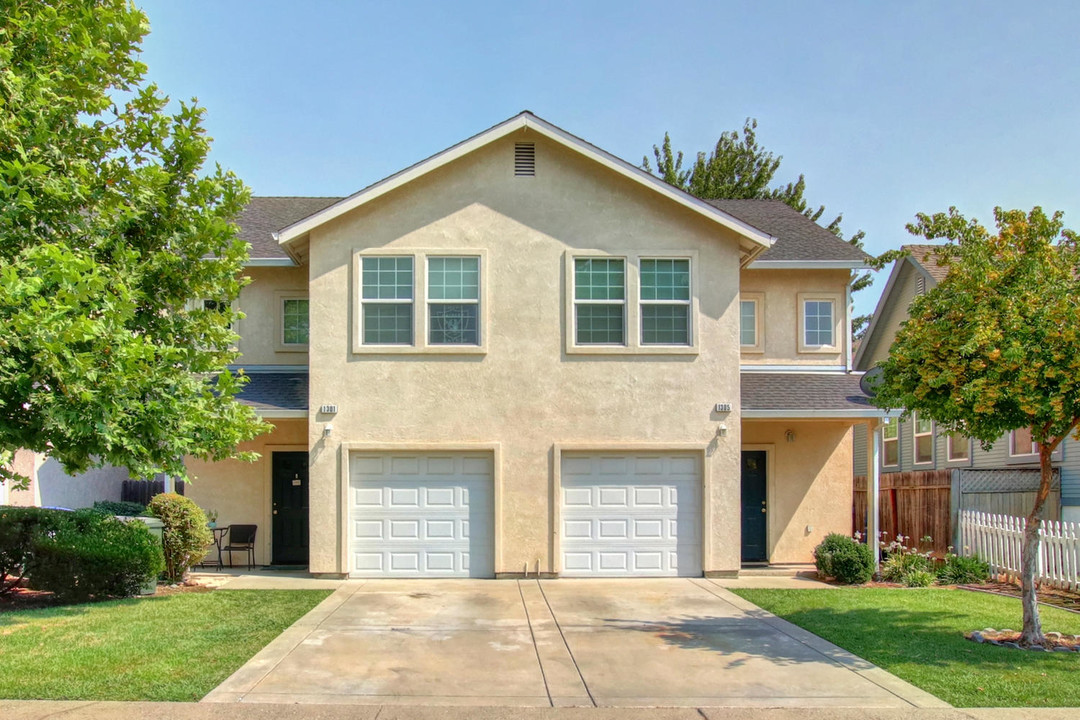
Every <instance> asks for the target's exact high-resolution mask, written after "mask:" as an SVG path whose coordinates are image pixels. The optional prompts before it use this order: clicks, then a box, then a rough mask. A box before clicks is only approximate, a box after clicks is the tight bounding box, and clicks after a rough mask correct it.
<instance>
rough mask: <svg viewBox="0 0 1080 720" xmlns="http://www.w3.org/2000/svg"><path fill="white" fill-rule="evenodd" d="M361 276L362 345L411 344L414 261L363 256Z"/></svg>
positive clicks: (406, 258) (390, 257) (400, 257)
mask: <svg viewBox="0 0 1080 720" xmlns="http://www.w3.org/2000/svg"><path fill="white" fill-rule="evenodd" d="M362 276H363V277H362V278H361V283H362V284H361V297H362V299H363V307H362V309H361V322H362V324H363V332H362V336H363V337H362V342H363V343H364V344H365V345H412V344H413V306H412V300H413V280H414V277H413V258H412V257H411V256H387V257H382V256H380V257H365V258H364V259H363V263H362ZM403 301H404V302H403Z"/></svg>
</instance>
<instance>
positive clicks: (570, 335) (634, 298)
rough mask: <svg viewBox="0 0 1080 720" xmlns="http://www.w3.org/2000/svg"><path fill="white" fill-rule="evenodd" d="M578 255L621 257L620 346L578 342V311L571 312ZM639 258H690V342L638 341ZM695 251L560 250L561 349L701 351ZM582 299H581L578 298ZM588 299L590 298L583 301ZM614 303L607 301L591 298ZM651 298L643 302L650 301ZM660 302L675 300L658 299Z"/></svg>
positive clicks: (646, 352) (643, 352)
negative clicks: (623, 305) (622, 329)
mask: <svg viewBox="0 0 1080 720" xmlns="http://www.w3.org/2000/svg"><path fill="white" fill-rule="evenodd" d="M579 258H610V259H613V260H614V259H622V260H623V261H624V263H625V265H624V267H625V268H626V292H625V293H624V295H625V297H626V300H625V302H626V313H625V316H624V322H625V323H626V326H625V333H624V335H623V338H624V340H625V344H623V345H578V344H577V314H576V313H575V312H574V304H575V300H574V260H576V259H579ZM642 260H689V261H690V326H689V333H690V344H689V345H646V344H644V343H642V342H641V335H642V332H641V331H642V328H641V306H642V301H641V261H642ZM698 265H699V262H698V253H697V251H696V250H677V251H674V252H670V251H669V252H643V251H633V252H631V251H618V250H597V249H572V250H566V251H565V252H564V253H563V284H562V290H563V318H564V322H563V349H564V352H566V354H568V355H697V354H698V353H699V352H700V346H701V341H700V335H699V332H698V327H699V326H698V315H699V300H698V288H699V287H700V284H699V283H698ZM577 302H583V301H577ZM584 302H589V301H584ZM592 302H595V303H599V304H609V305H610V304H614V303H612V302H609V301H592ZM651 302H652V301H645V304H650V303H651ZM660 304H675V302H674V301H673V302H670V303H669V302H667V301H660Z"/></svg>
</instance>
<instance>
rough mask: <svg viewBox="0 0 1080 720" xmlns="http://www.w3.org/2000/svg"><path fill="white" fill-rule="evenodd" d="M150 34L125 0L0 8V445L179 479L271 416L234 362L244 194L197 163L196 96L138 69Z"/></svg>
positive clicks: (224, 454)
mask: <svg viewBox="0 0 1080 720" xmlns="http://www.w3.org/2000/svg"><path fill="white" fill-rule="evenodd" d="M147 32H148V25H147V20H146V17H145V15H144V14H143V13H142V12H141V11H139V10H138V9H136V8H135V6H134V5H131V4H129V3H128V2H127V1H126V0H49V1H48V2H43V1H42V0H7V1H6V2H5V3H4V12H3V13H2V14H0V327H3V328H4V331H3V333H2V334H0V459H3V457H7V456H9V455H10V453H11V452H12V451H13V450H14V449H17V448H28V449H31V450H35V451H39V452H47V453H49V454H50V455H52V456H53V457H55V458H56V459H57V460H59V461H60V462H61V463H62V464H63V465H64V467H65V469H66V470H67V471H68V472H69V473H73V474H74V473H78V472H82V471H85V470H86V469H88V468H90V467H93V466H99V465H102V464H106V463H107V464H111V465H116V466H126V467H127V468H129V469H130V472H131V473H132V475H133V476H136V477H150V476H152V475H154V474H156V473H159V472H167V473H169V474H171V475H174V476H176V477H180V478H183V477H185V476H186V471H185V466H184V457H185V456H194V457H198V458H202V459H207V460H222V459H226V458H230V457H235V456H237V454H238V453H237V450H236V447H237V444H238V443H240V442H243V441H245V440H248V439H251V438H252V437H254V436H256V435H258V434H259V433H260V432H263V431H265V430H266V429H267V427H268V426H267V425H265V424H264V423H262V422H261V421H260V420H258V418H257V417H256V416H255V414H254V413H253V411H252V410H251V409H250V408H247V407H245V406H242V405H240V404H239V403H237V402H236V401H235V399H234V397H235V394H236V392H237V391H238V390H239V389H240V387H241V386H242V383H243V382H244V378H242V377H235V376H233V375H231V374H230V373H229V372H227V371H226V366H227V365H228V364H229V363H230V362H232V361H234V360H235V359H236V356H237V354H236V350H235V343H236V340H237V338H236V335H235V334H234V333H233V331H232V329H231V328H232V324H233V323H234V321H235V320H236V318H237V313H236V312H234V311H232V310H231V309H229V308H230V303H231V302H232V301H233V300H235V299H236V298H237V296H238V294H239V292H240V288H241V286H242V285H243V279H242V277H241V270H242V267H243V263H244V261H245V260H246V258H247V247H246V245H245V243H243V242H242V241H241V240H239V238H238V237H237V229H236V227H235V225H234V224H233V223H232V219H233V218H234V217H236V216H237V214H238V212H239V211H240V209H241V208H242V207H243V206H244V204H245V203H246V202H247V199H248V197H249V192H248V190H247V188H245V187H244V185H243V183H242V182H240V180H239V179H238V178H237V177H236V176H235V175H233V174H232V173H231V172H227V171H225V170H223V169H222V168H220V167H216V168H213V169H211V170H209V171H207V170H206V169H205V168H204V165H205V162H206V156H207V153H208V151H209V148H210V139H209V138H208V137H207V136H206V132H205V130H204V128H203V124H202V123H203V110H202V108H200V107H199V106H198V105H197V104H196V103H195V101H192V102H190V103H180V104H179V105H178V106H174V105H171V104H170V102H169V100H168V98H167V97H165V96H164V95H163V94H161V92H160V91H159V90H158V88H157V87H156V86H154V85H152V84H146V83H145V82H144V80H143V78H144V74H145V72H146V67H145V66H144V65H143V64H142V63H141V62H139V61H138V59H137V58H138V52H139V47H140V44H141V42H142V39H143V36H144V35H145V34H146V33H147ZM170 108H171V109H170ZM199 298H211V299H214V300H217V301H219V305H220V307H221V308H223V309H221V310H213V311H207V310H202V309H191V308H192V305H193V304H192V302H191V301H192V300H194V299H199ZM215 376H217V377H218V379H217V381H216V386H215ZM6 472H7V476H8V478H9V479H10V477H11V473H10V471H6ZM3 477H4V476H3V475H0V479H3Z"/></svg>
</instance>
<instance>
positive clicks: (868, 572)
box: [814, 533, 874, 585]
mask: <svg viewBox="0 0 1080 720" xmlns="http://www.w3.org/2000/svg"><path fill="white" fill-rule="evenodd" d="M814 564H815V565H816V566H817V570H818V573H819V574H820V575H822V576H823V577H831V578H836V579H837V580H838V581H839V582H842V583H844V584H846V585H861V584H863V583H865V582H869V581H870V579H871V578H872V577H873V576H874V553H873V552H872V551H871V550H870V546H869V545H864V544H862V543H858V542H855V540H854V539H852V538H850V537H848V536H847V535H841V534H840V533H831V534H829V535H826V536H825V539H824V540H822V541H821V544H820V545H818V546H817V547H816V548H814Z"/></svg>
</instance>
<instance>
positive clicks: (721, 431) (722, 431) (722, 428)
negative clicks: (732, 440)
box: [716, 423, 727, 437]
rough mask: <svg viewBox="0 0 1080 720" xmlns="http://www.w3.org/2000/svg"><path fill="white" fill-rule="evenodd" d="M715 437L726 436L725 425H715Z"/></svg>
mask: <svg viewBox="0 0 1080 720" xmlns="http://www.w3.org/2000/svg"><path fill="white" fill-rule="evenodd" d="M716 437H727V425H725V424H724V423H720V424H719V425H718V426H717V427H716Z"/></svg>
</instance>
